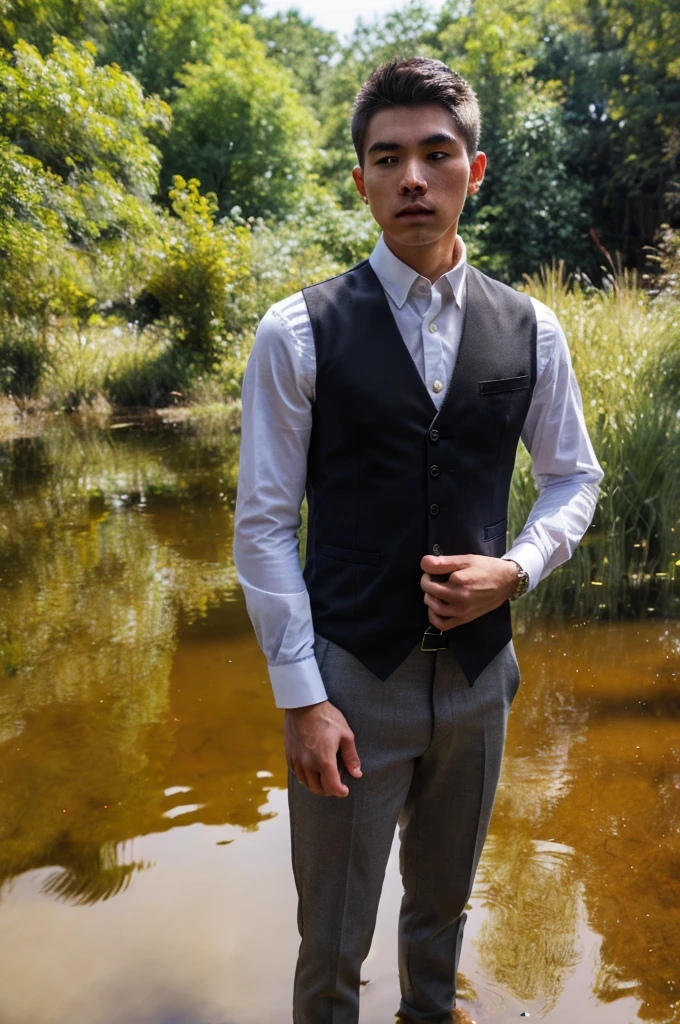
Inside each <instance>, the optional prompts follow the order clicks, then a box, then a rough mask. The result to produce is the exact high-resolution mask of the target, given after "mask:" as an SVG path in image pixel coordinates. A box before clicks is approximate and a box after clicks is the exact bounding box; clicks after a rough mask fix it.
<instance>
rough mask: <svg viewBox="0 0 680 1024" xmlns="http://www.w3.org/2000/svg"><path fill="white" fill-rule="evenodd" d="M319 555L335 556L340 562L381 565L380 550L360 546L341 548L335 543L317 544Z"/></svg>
mask: <svg viewBox="0 0 680 1024" xmlns="http://www.w3.org/2000/svg"><path fill="white" fill-rule="evenodd" d="M316 553H317V555H325V556H326V558H335V559H337V561H338V562H352V563H353V564H354V565H375V566H379V565H380V552H379V551H362V550H361V549H360V548H339V547H336V546H335V544H317V545H316Z"/></svg>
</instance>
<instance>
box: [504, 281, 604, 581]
mask: <svg viewBox="0 0 680 1024" xmlns="http://www.w3.org/2000/svg"><path fill="white" fill-rule="evenodd" d="M532 302H533V304H534V309H535V311H536V318H537V323H538V338H537V347H538V379H537V381H536V387H535V389H534V394H533V398H532V402H531V406H530V408H529V413H528V415H527V418H526V421H525V424H524V429H523V430H522V440H523V441H524V444H525V445H526V447H527V449H528V450H529V453H530V455H531V468H532V473H533V476H534V479H535V481H536V485H537V487H538V490H539V496H538V498H537V499H536V502H535V503H534V506H533V508H532V509H531V513H530V514H529V518H528V519H527V521H526V524H525V525H524V528H523V529H522V531H521V533H520V534H519V536H517V537H516V538H515V540H514V542H513V544H512V547H511V549H510V550H509V551H508V552H507V554H506V555H505V556H504V557H505V558H512V559H514V560H515V561H516V562H518V563H519V564H520V565H521V566H522V568H524V569H526V571H527V572H528V574H529V580H530V589H533V587H535V586H536V585H537V584H538V583H539V582H540V581H541V580H542V579H545V577H546V576H547V575H548V574H549V573H550V572H552V570H553V569H555V568H556V567H557V566H558V565H561V563H562V562H566V561H567V559H569V558H571V556H572V554H573V553H574V550H575V548H576V546H577V544H578V543H579V541H580V540H581V538H582V536H583V534H584V533H585V531H586V530H587V529H588V526H589V524H590V522H591V520H592V518H593V514H594V512H595V507H596V504H597V498H598V494H599V482H600V480H601V479H602V476H603V473H602V469H601V468H600V465H599V463H598V461H597V458H596V457H595V452H594V451H593V447H592V444H591V442H590V438H589V436H588V430H587V428H586V424H585V420H584V417H583V405H582V401H581V394H580V391H579V387H578V383H577V381H576V377H575V375H574V370H573V367H572V364H571V357H570V354H569V348H568V345H567V341H566V338H565V336H564V332H563V330H562V328H561V326H560V324H559V321H558V320H557V317H556V316H555V314H554V313H553V312H552V310H550V309H548V307H547V306H545V305H543V303H541V302H538V300H536V299H532Z"/></svg>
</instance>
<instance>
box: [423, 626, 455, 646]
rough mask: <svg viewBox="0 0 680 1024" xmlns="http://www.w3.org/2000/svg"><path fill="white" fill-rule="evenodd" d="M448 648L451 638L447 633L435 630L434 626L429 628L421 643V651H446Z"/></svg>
mask: <svg viewBox="0 0 680 1024" xmlns="http://www.w3.org/2000/svg"><path fill="white" fill-rule="evenodd" d="M448 646H449V638H448V636H447V635H446V633H442V631H441V629H435V627H434V626H428V627H427V629H426V630H425V632H424V633H423V639H422V640H421V641H420V649H421V651H445V650H447V649H448Z"/></svg>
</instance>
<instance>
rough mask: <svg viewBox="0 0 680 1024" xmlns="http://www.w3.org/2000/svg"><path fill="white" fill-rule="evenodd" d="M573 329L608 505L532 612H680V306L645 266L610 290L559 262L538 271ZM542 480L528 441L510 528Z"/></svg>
mask: <svg viewBox="0 0 680 1024" xmlns="http://www.w3.org/2000/svg"><path fill="white" fill-rule="evenodd" d="M525 289H526V291H528V292H529V294H531V295H533V296H535V297H536V298H537V299H539V300H541V301H542V302H544V303H545V304H546V305H548V306H550V307H551V308H552V309H553V310H554V311H555V313H556V314H557V316H558V318H559V320H560V323H561V325H562V327H563V329H564V331H565V334H566V336H567V339H568V342H569V346H570V350H571V355H572V360H573V363H574V368H575V371H576V375H577V379H578V381H579V385H580V388H581V394H582V398H583V409H584V415H585V419H586V422H587V425H588V429H589V431H590V436H591V438H592V441H593V444H594V447H595V450H596V452H597V455H598V458H599V459H600V462H601V463H602V467H603V469H604V472H605V476H604V480H603V481H602V485H601V491H600V498H599V502H598V507H597V512H596V514H595V518H594V520H593V523H592V525H591V527H590V529H589V530H588V531H587V533H586V536H585V537H584V539H583V541H582V543H581V545H580V546H579V548H578V549H577V551H576V553H575V555H574V557H573V558H572V559H571V560H570V561H569V562H568V563H566V564H565V565H564V566H563V567H560V568H559V569H557V570H555V571H554V572H553V573H552V574H551V575H550V576H549V577H548V579H547V580H545V581H544V582H543V583H542V584H541V586H540V587H539V588H538V589H537V590H536V591H535V592H532V594H531V595H530V596H529V598H528V599H527V600H526V601H524V602H519V603H518V604H519V605H520V606H521V608H518V613H519V615H520V617H526V616H528V617H532V616H533V615H535V614H541V615H546V614H547V615H561V614H565V615H588V616H591V617H596V618H597V617H606V618H619V617H621V616H628V615H635V616H643V617H644V616H647V615H652V614H664V615H665V614H671V613H673V612H674V611H677V610H678V606H679V605H680V601H679V600H678V588H677V586H676V585H675V583H676V580H677V578H678V576H679V575H680V574H679V573H678V569H679V568H680V544H679V543H678V536H679V534H680V387H679V382H680V372H679V370H680V305H679V304H678V302H677V300H676V299H674V298H672V297H664V296H663V295H660V296H657V297H656V298H650V297H649V295H648V294H647V293H645V292H644V291H643V290H642V289H641V288H640V287H639V285H638V282H637V280H636V278H635V275H634V274H631V273H629V272H616V273H613V274H612V275H611V276H610V278H609V279H608V281H607V287H606V288H605V289H604V290H599V289H595V288H592V287H591V286H590V285H589V283H588V282H587V281H584V280H582V279H578V278H570V277H568V276H567V275H566V274H565V272H564V266H563V265H562V264H555V265H553V266H552V267H550V268H544V269H543V271H542V272H541V273H540V274H538V275H536V276H534V277H531V278H527V279H526V283H525ZM535 496H536V489H535V486H534V481H533V478H532V476H531V469H530V460H529V457H528V455H527V453H526V451H525V450H523V449H521V450H520V453H519V456H518V460H517V464H516V468H515V475H514V479H513V487H512V494H511V506H510V535H511V537H514V536H515V535H516V534H517V533H518V532H519V531H520V529H521V527H522V524H523V523H524V521H525V520H526V517H527V515H528V513H529V510H530V508H531V505H532V504H533V501H534V500H535Z"/></svg>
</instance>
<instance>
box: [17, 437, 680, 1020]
mask: <svg viewBox="0 0 680 1024" xmlns="http://www.w3.org/2000/svg"><path fill="white" fill-rule="evenodd" d="M236 445H237V442H236V439H234V438H233V437H229V436H225V434H224V431H223V430H221V429H220V428H219V427H216V428H215V429H214V430H213V431H212V432H211V431H210V430H209V429H206V428H204V429H203V430H202V431H201V432H200V433H195V432H192V431H191V430H190V429H186V428H182V429H170V428H168V429H166V430H156V431H154V432H146V431H144V430H140V429H135V428H123V429H120V430H114V431H110V432H105V431H83V430H71V429H63V430H56V431H52V432H50V433H48V434H46V435H44V436H43V437H38V438H32V439H30V440H26V441H18V442H13V443H12V444H6V445H4V446H2V447H0V473H1V474H2V494H1V497H0V953H1V955H0V1022H1V1024H142V1022H144V1024H289V1022H290V1020H291V1017H290V1011H289V1003H290V992H291V980H292V970H293V966H294V962H295V953H296V946H297V932H296V926H295V895H294V889H293V883H292V877H291V874H290V870H289V861H288V858H289V850H288V831H287V828H288V826H287V820H286V801H285V792H284V787H285V779H286V776H285V761H284V757H283V751H282V717H281V713H280V712H278V711H276V709H275V708H274V706H273V701H272V699H271V695H270V690H269V685H268V683H267V681H266V667H265V664H264V660H263V658H262V656H261V655H260V653H259V651H258V648H257V645H256V643H255V640H254V637H253V635H252V632H251V630H250V626H249V623H248V619H247V616H246V614H245V609H244V606H243V603H242V600H241V598H240V596H239V592H238V589H237V586H236V581H235V576H234V571H233V567H232V565H231V560H230V539H231V526H232V515H233V500H234V487H235V476H236V465H235V456H236ZM516 647H517V652H518V656H519V659H520V664H521V666H522V671H523V682H522V685H521V687H520V691H519V693H518V696H517V698H516V701H515V704H514V706H513V710H512V714H511V722H510V728H509V735H508V744H507V748H506V757H505V767H504V773H503V779H502V784H501V787H500V790H499V794H498V799H497V802H496V808H495V812H494V817H493V822H492V828H491V833H492V834H491V836H490V839H489V841H488V843H487V846H486V848H485V852H484V856H483V861H482V864H481V867H480V871H479V874H478V877H477V881H476V886H475V893H474V897H473V900H472V911H471V913H470V917H469V921H468V926H467V929H466V944H465V947H464V952H463V960H462V970H463V973H464V975H465V991H466V994H467V995H468V996H469V1001H468V1002H467V1003H466V1005H467V1006H468V1008H469V1009H471V1010H472V1011H473V1015H474V1016H475V1017H476V1019H477V1020H478V1021H479V1022H480V1024H483V1022H491V1021H494V1022H496V1021H497V1022H509V1021H514V1020H516V1019H519V1016H520V1014H521V1013H522V1011H525V1012H527V1013H530V1014H531V1015H532V1016H534V1017H540V1018H541V1019H545V1020H547V1021H550V1022H551V1024H567V1022H570V1024H571V1022H573V1021H578V1022H579V1024H631V1022H633V1021H636V1020H642V1021H649V1022H653V1024H667V1022H680V686H679V683H680V623H678V622H671V621H667V622H663V621H658V620H657V621H654V620H648V621H645V622H633V623H630V622H629V623H621V624H619V623H617V624H612V625H606V624H588V623H571V624H567V625H563V626H561V627H559V628H557V627H551V626H550V625H549V624H541V625H536V624H531V625H530V626H528V627H527V629H526V631H525V632H524V633H523V634H522V633H519V635H517V637H516ZM399 896H400V887H399V879H398V871H397V864H396V858H395V856H394V854H393V856H392V859H391V861H390V865H389V868H388V873H387V879H386V883H385V890H384V898H383V903H382V905H381V911H380V917H379V921H378V927H377V930H376V935H375V940H374V944H373V949H372V951H371V954H370V957H369V959H368V960H367V961H366V964H365V969H364V977H365V980H366V981H367V982H368V984H366V985H365V986H364V987H363V992H362V1007H363V1009H362V1024H389V1021H391V1020H392V1019H393V1012H394V1009H395V1007H396V1005H397V1001H398V986H397V978H396V964H395V954H396V949H395V945H396V941H395V922H396V914H397V908H398V901H399Z"/></svg>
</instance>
